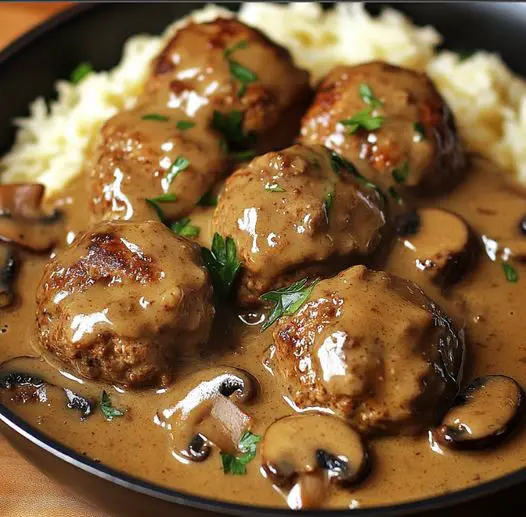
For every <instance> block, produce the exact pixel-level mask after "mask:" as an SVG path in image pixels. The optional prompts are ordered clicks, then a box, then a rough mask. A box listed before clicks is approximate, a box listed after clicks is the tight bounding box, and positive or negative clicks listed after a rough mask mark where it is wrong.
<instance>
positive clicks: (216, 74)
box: [90, 19, 311, 220]
mask: <svg viewBox="0 0 526 517" xmlns="http://www.w3.org/2000/svg"><path fill="white" fill-rule="evenodd" d="M247 81H249V82H247ZM310 100H311V90H310V87H309V75H308V73H307V72H306V71H303V70H300V69H298V68H296V67H295V66H294V63H293V62H292V59H291V57H290V55H289V53H288V52H287V51H286V50H285V49H283V48H282V47H279V46H277V45H275V44H274V43H272V42H271V41H270V40H268V39H267V38H265V37H264V36H263V35H262V34H261V33H259V32H258V31H256V30H254V29H251V28H249V27H247V26H245V25H243V24H242V23H240V22H238V21H236V20H227V19H217V20H216V21H214V22H210V23H204V24H190V25H188V26H187V27H185V28H183V29H181V30H179V31H178V32H177V33H176V35H175V36H174V37H173V38H172V39H171V40H170V41H169V43H168V44H167V45H166V47H165V48H164V50H163V51H162V52H161V53H160V55H159V56H158V57H157V58H156V59H155V60H154V62H153V64H152V72H151V76H150V78H149V79H148V80H147V82H146V85H145V90H144V92H143V93H142V95H140V97H139V99H138V104H137V106H136V107H135V108H134V109H132V110H129V111H125V112H122V113H119V114H117V115H116V116H114V117H113V118H111V119H110V120H109V121H108V122H107V123H106V124H105V126H104V128H103V129H102V133H101V138H100V139H99V141H98V143H97V144H96V146H95V150H94V153H93V157H92V164H91V165H90V168H91V171H92V172H91V186H92V190H93V201H92V210H93V212H94V214H95V217H96V218H101V217H104V216H106V217H109V218H112V219H131V218H132V217H133V218H135V219H139V220H140V219H145V218H148V217H149V216H154V215H155V214H154V212H153V210H152V208H151V206H150V205H148V204H147V203H146V202H145V199H146V198H156V197H158V196H160V195H165V198H164V199H163V200H162V209H163V211H164V213H165V215H166V216H167V217H168V218H171V219H175V218H177V217H180V216H182V215H185V214H187V213H188V212H189V211H190V210H191V209H192V207H193V206H194V205H195V204H196V203H197V202H198V200H199V199H200V198H201V197H202V196H203V195H204V194H205V193H206V192H207V191H208V190H209V189H210V188H211V187H212V185H213V184H214V183H216V182H217V180H218V179H219V178H220V177H221V176H222V175H223V174H224V173H226V172H228V170H229V169H230V168H231V166H232V165H233V164H234V163H236V162H237V161H239V160H242V159H244V157H245V156H247V155H250V154H251V153H253V152H266V151H268V150H270V149H274V148H279V147H283V146H285V145H288V144H290V143H291V142H292V140H293V138H294V137H295V136H296V134H297V132H298V131H299V124H300V119H301V115H302V114H303V112H304V110H305V109H306V108H307V105H308V103H309V102H310ZM247 153H248V154H247ZM166 194H168V195H169V196H168V197H166Z"/></svg>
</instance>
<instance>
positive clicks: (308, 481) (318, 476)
mask: <svg viewBox="0 0 526 517" xmlns="http://www.w3.org/2000/svg"><path fill="white" fill-rule="evenodd" d="M328 488H329V486H328V482H327V476H325V475H323V473H320V472H315V473H308V474H300V475H299V476H298V479H297V480H296V483H294V485H293V486H292V488H291V489H290V491H289V493H288V496H287V504H288V505H289V507H290V508H291V509H293V510H302V509H305V508H320V507H321V506H322V505H323V502H324V501H325V499H326V498H327V492H328Z"/></svg>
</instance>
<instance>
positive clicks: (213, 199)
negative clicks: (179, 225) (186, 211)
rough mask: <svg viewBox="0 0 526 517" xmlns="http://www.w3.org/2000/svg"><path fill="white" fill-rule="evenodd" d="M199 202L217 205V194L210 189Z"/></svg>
mask: <svg viewBox="0 0 526 517" xmlns="http://www.w3.org/2000/svg"><path fill="white" fill-rule="evenodd" d="M197 204H198V205H199V206H217V196H215V195H214V194H212V191H211V190H209V191H208V192H206V193H205V194H203V195H202V196H201V198H200V199H199V201H198V202H197Z"/></svg>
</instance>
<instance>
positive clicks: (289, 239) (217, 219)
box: [214, 145, 385, 305]
mask: <svg viewBox="0 0 526 517" xmlns="http://www.w3.org/2000/svg"><path fill="white" fill-rule="evenodd" d="M337 158H338V157H337V156H335V155H334V153H332V152H331V151H329V150H328V149H326V148H324V147H322V146H313V147H307V146H304V145H294V146H292V147H289V148H287V149H284V150H283V151H278V152H270V153H267V154H265V155H263V156H260V157H258V158H256V159H254V160H253V161H252V162H251V163H250V164H248V165H247V166H246V167H243V168H240V169H238V170H237V171H236V172H235V173H234V174H232V176H230V178H228V180H227V183H226V187H225V190H224V192H223V193H222V194H221V196H220V199H219V204H218V206H217V208H216V211H215V213H214V229H215V231H216V232H217V233H219V234H220V235H222V236H223V237H228V236H230V237H232V238H233V240H234V242H235V243H236V247H237V254H238V258H239V260H240V261H241V263H242V265H243V269H242V272H241V286H240V290H239V299H240V302H241V303H242V304H244V305H250V304H253V303H255V302H257V301H258V298H259V296H260V295H261V294H263V293H264V292H266V291H268V290H270V289H275V288H279V287H282V286H283V285H286V284H288V283H290V282H291V281H293V280H297V279H299V278H301V277H302V276H305V275H306V274H313V275H321V276H327V275H330V274H333V273H334V272H335V271H337V270H338V269H341V268H343V267H347V266H348V265H349V264H351V263H353V262H354V263H356V261H362V260H366V259H367V258H368V257H369V256H370V255H371V254H372V253H373V251H374V250H375V249H376V248H377V246H378V244H379V242H380V240H381V230H382V228H383V226H384V224H385V215H384V212H383V201H382V198H381V197H380V196H379V195H378V193H377V192H376V191H375V190H371V189H370V188H368V187H366V186H364V185H362V183H360V181H359V179H357V177H356V176H355V175H354V174H353V173H352V172H351V171H349V170H346V169H344V168H341V167H340V165H339V161H337Z"/></svg>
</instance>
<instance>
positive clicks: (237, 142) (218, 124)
mask: <svg viewBox="0 0 526 517" xmlns="http://www.w3.org/2000/svg"><path fill="white" fill-rule="evenodd" d="M212 127H213V128H214V129H215V130H216V131H218V132H219V133H221V136H222V137H223V138H222V139H221V140H220V142H219V144H220V146H221V148H222V149H223V152H225V153H229V154H230V157H231V158H233V159H234V160H236V161H243V160H248V159H250V158H253V157H254V156H255V153H254V151H252V150H250V149H248V147H249V146H250V145H251V144H252V143H253V142H254V135H253V134H248V135H246V134H245V133H244V131H243V113H242V112H241V111H237V110H232V111H231V112H230V113H221V112H220V111H217V110H216V111H214V113H213V116H212Z"/></svg>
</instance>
